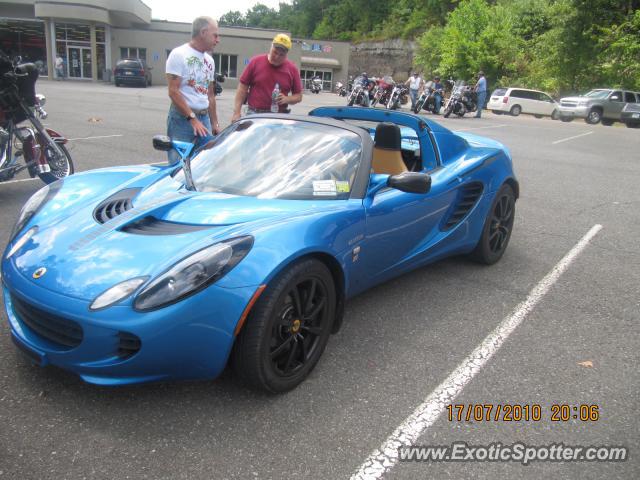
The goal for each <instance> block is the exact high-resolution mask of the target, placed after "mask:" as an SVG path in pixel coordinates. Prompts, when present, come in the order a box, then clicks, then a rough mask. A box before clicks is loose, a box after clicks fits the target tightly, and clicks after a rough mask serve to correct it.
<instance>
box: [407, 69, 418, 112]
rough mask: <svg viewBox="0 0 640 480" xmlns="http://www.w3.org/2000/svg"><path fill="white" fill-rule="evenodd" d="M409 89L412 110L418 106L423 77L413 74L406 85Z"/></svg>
mask: <svg viewBox="0 0 640 480" xmlns="http://www.w3.org/2000/svg"><path fill="white" fill-rule="evenodd" d="M404 84H405V85H407V86H408V87H409V97H411V110H413V107H415V106H416V101H417V100H418V95H419V93H420V88H421V87H422V77H421V76H420V75H418V73H417V72H413V73H412V74H411V76H410V77H409V79H408V80H407V81H406V82H405V83H404Z"/></svg>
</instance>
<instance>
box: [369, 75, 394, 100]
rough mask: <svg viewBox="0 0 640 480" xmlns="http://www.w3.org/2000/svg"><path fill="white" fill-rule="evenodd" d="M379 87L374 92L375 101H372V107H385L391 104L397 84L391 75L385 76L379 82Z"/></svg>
mask: <svg viewBox="0 0 640 480" xmlns="http://www.w3.org/2000/svg"><path fill="white" fill-rule="evenodd" d="M376 83H377V85H376V87H375V89H374V92H373V99H372V100H371V106H372V107H375V106H376V104H378V103H379V104H380V105H385V106H386V104H387V103H388V102H389V98H390V97H391V92H393V87H395V86H396V82H395V81H394V80H393V78H392V77H391V76H390V75H385V76H384V77H382V78H381V79H379V80H378V81H377V82H376Z"/></svg>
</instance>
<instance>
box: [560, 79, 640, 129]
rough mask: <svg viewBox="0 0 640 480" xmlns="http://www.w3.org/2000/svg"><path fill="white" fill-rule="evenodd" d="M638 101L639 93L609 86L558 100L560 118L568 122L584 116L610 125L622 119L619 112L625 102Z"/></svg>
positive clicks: (589, 119) (592, 120)
mask: <svg viewBox="0 0 640 480" xmlns="http://www.w3.org/2000/svg"><path fill="white" fill-rule="evenodd" d="M638 102H640V93H638V92H630V91H627V90H614V89H611V88H598V89H595V90H591V91H590V92H589V93H587V94H585V95H581V96H577V97H566V98H563V99H561V100H560V120H562V121H563V122H570V121H571V120H573V119H574V118H584V119H585V121H586V122H587V123H590V124H592V125H595V124H596V123H599V122H600V121H602V124H603V125H606V126H610V125H613V122H620V121H622V117H621V113H622V109H623V107H624V105H625V103H638Z"/></svg>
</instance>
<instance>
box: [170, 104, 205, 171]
mask: <svg viewBox="0 0 640 480" xmlns="http://www.w3.org/2000/svg"><path fill="white" fill-rule="evenodd" d="M196 117H197V118H198V120H200V122H202V124H203V125H204V126H205V127H206V128H207V130H209V132H211V120H210V119H209V114H208V113H207V114H205V115H197V116H196ZM167 135H168V136H169V137H171V139H172V140H179V141H181V142H191V143H193V142H195V143H196V148H197V147H199V146H201V145H202V144H204V143H206V142H208V141H209V140H211V138H212V136H211V135H208V136H206V137H198V138H196V137H195V135H194V134H193V127H192V126H191V124H190V123H189V120H187V119H186V118H185V116H184V115H182V114H181V113H180V112H179V111H178V109H177V108H176V107H175V106H174V105H171V107H170V108H169V114H168V115H167ZM167 156H168V159H169V165H175V164H176V163H178V162H179V161H180V155H178V152H176V151H175V150H173V149H172V150H169V151H168V152H167Z"/></svg>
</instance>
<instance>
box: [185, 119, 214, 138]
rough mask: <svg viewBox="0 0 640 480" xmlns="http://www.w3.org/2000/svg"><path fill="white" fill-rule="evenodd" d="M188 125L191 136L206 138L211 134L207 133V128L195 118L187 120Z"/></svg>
mask: <svg viewBox="0 0 640 480" xmlns="http://www.w3.org/2000/svg"><path fill="white" fill-rule="evenodd" d="M189 123H190V124H191V128H193V134H194V135H195V136H197V137H206V136H207V135H209V134H210V133H211V132H209V130H207V127H205V126H204V124H203V123H202V122H201V121H200V120H198V119H197V118H194V119H192V120H189Z"/></svg>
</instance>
